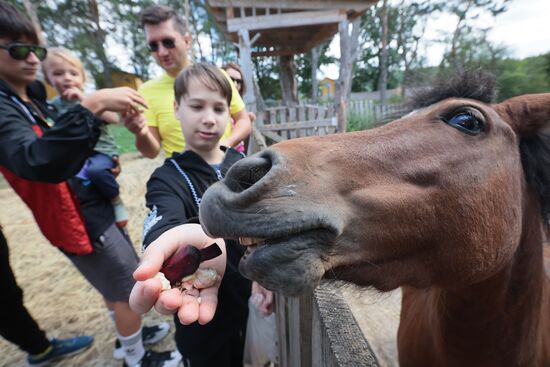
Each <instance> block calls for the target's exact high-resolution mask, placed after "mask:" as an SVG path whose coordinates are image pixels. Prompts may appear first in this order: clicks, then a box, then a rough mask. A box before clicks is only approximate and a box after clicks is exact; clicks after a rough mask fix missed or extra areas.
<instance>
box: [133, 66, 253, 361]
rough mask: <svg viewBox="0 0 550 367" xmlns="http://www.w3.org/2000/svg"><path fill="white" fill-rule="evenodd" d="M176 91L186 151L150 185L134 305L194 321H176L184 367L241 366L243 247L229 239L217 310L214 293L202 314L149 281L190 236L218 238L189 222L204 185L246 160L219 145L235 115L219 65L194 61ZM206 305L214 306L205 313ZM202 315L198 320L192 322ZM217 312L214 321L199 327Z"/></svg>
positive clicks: (188, 298)
mask: <svg viewBox="0 0 550 367" xmlns="http://www.w3.org/2000/svg"><path fill="white" fill-rule="evenodd" d="M174 90H175V98H176V101H175V104H174V106H175V113H176V117H177V118H178V120H179V121H180V124H181V128H182V132H183V135H184V138H185V141H186V150H185V151H184V152H183V153H179V154H178V153H174V154H173V155H172V157H170V158H168V159H166V161H165V162H164V164H163V165H162V166H161V167H159V168H157V169H156V170H155V171H154V172H153V174H152V176H151V178H150V179H149V181H148V182H147V193H146V205H147V207H148V208H149V209H150V213H149V215H148V217H147V218H146V219H145V222H144V226H143V227H144V233H143V246H144V248H146V250H145V254H144V256H143V259H144V262H145V263H146V264H144V263H143V262H142V264H141V266H140V267H139V268H138V269H137V270H136V272H135V273H134V277H135V278H136V279H137V280H138V282H137V284H136V286H134V290H133V292H132V297H131V298H130V304H131V305H135V309H136V310H137V311H139V312H145V311H147V310H148V308H150V307H151V305H152V304H153V303H156V306H157V310H159V311H160V312H162V313H169V312H172V313H174V312H176V311H177V312H178V316H179V320H180V321H181V322H183V323H185V324H188V325H183V324H182V323H179V322H176V333H175V338H176V345H177V347H178V350H179V351H180V353H181V354H182V356H183V361H184V365H185V366H186V367H202V366H204V367H208V366H221V367H223V366H242V365H243V362H242V360H243V347H244V337H245V331H246V321H247V317H248V304H247V301H248V297H249V296H250V287H251V284H250V281H249V280H247V279H245V278H244V277H243V276H241V275H240V274H239V272H238V262H239V259H240V258H241V257H242V255H243V254H244V247H243V246H241V245H240V244H239V243H237V242H235V241H230V240H227V241H225V244H226V256H227V264H226V269H225V274H224V276H223V279H222V281H221V285H220V287H219V294H218V302H219V304H218V307H217V309H216V308H215V303H213V304H210V305H207V304H205V301H209V300H212V298H213V297H212V298H210V299H207V298H206V297H209V296H211V295H212V294H210V295H208V294H205V293H201V294H200V311H199V310H197V307H196V306H198V303H199V302H197V298H195V296H194V295H189V294H185V292H184V293H183V295H182V294H181V293H180V291H179V290H176V289H172V290H170V291H169V292H172V293H171V294H170V297H171V296H174V298H173V299H172V300H170V301H166V302H164V303H163V301H162V298H163V297H164V294H160V288H159V287H160V284H159V283H160V281H158V280H157V279H153V280H149V278H151V277H152V276H153V275H155V273H156V272H157V271H158V270H159V269H160V264H161V263H162V262H163V261H164V260H165V259H164V258H165V257H166V255H170V254H171V253H172V252H173V251H174V250H175V249H177V247H178V245H179V244H181V245H183V244H184V243H185V242H186V239H191V238H194V236H196V237H198V238H200V240H201V241H203V242H204V243H205V244H209V242H210V243H212V242H214V239H208V237H207V236H206V234H204V232H203V231H202V229H201V228H200V226H198V225H196V224H186V223H188V222H189V220H192V219H193V218H196V217H197V216H198V209H199V204H200V200H201V196H202V194H203V193H204V192H205V191H206V189H207V188H208V187H209V186H210V185H212V184H213V183H215V182H217V181H218V180H220V179H221V178H222V177H223V176H224V175H225V173H226V172H227V170H228V169H229V167H230V166H231V165H232V164H233V163H235V162H236V161H238V160H240V159H241V158H243V157H244V155H243V154H242V153H239V152H237V151H236V150H233V149H231V148H225V147H220V144H219V142H220V139H221V137H222V135H223V132H224V130H225V125H226V124H227V120H228V118H229V103H230V100H231V85H230V84H229V82H228V81H227V79H226V78H225V77H224V75H223V74H222V73H221V72H220V71H219V69H217V68H216V67H215V66H213V65H210V64H206V63H199V64H194V65H192V66H189V67H187V68H186V69H185V70H184V71H182V72H181V73H180V74H179V75H178V77H177V78H176V80H175V83H174ZM181 236H183V237H181ZM198 242H200V241H198ZM216 242H218V243H219V242H220V241H219V240H216ZM153 252H154V254H153ZM152 263H154V264H155V265H154V266H153V265H152ZM222 268H223V266H222ZM147 282H149V283H147ZM208 291H211V290H210V289H209V290H208ZM163 293H167V292H163ZM147 294H149V295H153V296H149V297H148V296H146V295H147ZM214 295H215V292H214ZM157 298H158V299H157ZM166 299H167V298H166ZM214 301H215V299H214ZM194 306H195V308H193V307H194ZM205 306H206V307H210V306H213V307H211V308H210V309H209V310H207V311H205V310H204V309H203V307H205ZM180 307H181V308H180ZM190 309H193V310H194V311H189V310H190ZM213 309H214V310H215V313H214V312H213ZM197 311H198V312H197ZM190 312H194V314H193V317H192V318H188V317H187V315H188V313H190ZM204 312H206V313H207V315H205V313H204ZM197 316H198V319H199V322H192V321H195V320H196V319H197ZM212 316H213V319H212V321H210V322H209V323H207V324H206V325H201V324H205V323H206V322H207V321H209V318H211V317H212Z"/></svg>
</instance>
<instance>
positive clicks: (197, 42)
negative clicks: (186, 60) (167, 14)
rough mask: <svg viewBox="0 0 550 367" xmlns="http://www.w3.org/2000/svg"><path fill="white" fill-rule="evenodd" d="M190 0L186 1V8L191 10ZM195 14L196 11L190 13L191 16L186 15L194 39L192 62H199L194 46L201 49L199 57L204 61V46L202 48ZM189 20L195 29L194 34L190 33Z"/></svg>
mask: <svg viewBox="0 0 550 367" xmlns="http://www.w3.org/2000/svg"><path fill="white" fill-rule="evenodd" d="M188 1H189V0H186V3H187V4H186V6H187V7H188V8H189V3H188ZM185 11H189V10H188V9H186V10H185ZM194 14H195V12H194V11H189V15H187V14H186V15H185V16H186V17H187V27H188V28H187V30H188V32H189V34H190V35H191V38H192V39H193V42H192V45H191V57H192V60H193V61H196V60H197V55H196V52H195V47H194V46H193V45H197V46H198V47H199V57H200V59H201V61H202V60H204V53H203V52H202V46H201V42H200V41H199V31H198V29H197V20H196V19H195V15H194ZM189 20H191V26H192V27H193V32H191V31H190V29H189Z"/></svg>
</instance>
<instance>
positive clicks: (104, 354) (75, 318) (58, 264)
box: [0, 154, 175, 367]
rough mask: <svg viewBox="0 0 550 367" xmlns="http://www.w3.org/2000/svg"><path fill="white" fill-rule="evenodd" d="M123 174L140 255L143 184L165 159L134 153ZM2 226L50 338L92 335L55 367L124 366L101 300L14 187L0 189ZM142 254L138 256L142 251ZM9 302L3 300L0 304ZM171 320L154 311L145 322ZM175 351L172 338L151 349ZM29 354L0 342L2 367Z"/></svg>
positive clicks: (14, 262) (131, 229) (21, 279)
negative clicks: (80, 349)
mask: <svg viewBox="0 0 550 367" xmlns="http://www.w3.org/2000/svg"><path fill="white" fill-rule="evenodd" d="M121 161H122V173H121V175H120V176H119V183H120V185H121V190H122V191H121V195H122V198H123V200H124V202H125V204H126V206H127V208H128V209H129V211H130V222H129V224H128V229H129V232H130V235H131V238H132V240H133V242H134V245H135V247H136V250H138V251H139V241H140V240H141V227H142V223H143V218H144V216H145V214H146V210H145V205H144V194H145V183H146V181H147V179H148V178H149V176H150V174H151V172H152V171H153V170H154V168H155V167H157V166H158V165H160V164H161V162H162V160H160V159H155V160H150V159H145V158H138V156H137V155H136V154H130V155H124V156H122V158H121ZM0 203H1V205H2V210H1V212H0V223H1V224H2V226H3V228H4V235H5V236H6V238H7V239H8V244H9V247H10V252H11V253H10V261H11V265H12V268H13V269H14V272H15V276H16V278H17V280H18V283H19V285H20V287H21V288H23V290H24V295H25V304H26V306H27V308H28V309H29V310H30V312H31V314H32V315H33V316H34V317H35V319H36V320H37V321H38V323H39V324H40V326H41V327H42V328H43V330H45V331H46V333H47V334H48V336H49V337H59V338H64V337H68V336H74V335H79V334H89V335H93V336H94V338H95V341H94V344H93V346H92V347H91V348H90V349H88V350H87V351H85V352H84V353H81V354H79V355H76V356H73V357H70V358H66V359H64V360H62V361H60V362H59V363H57V364H56V366H106V367H110V366H121V365H122V361H118V360H115V359H114V358H113V357H112V351H113V345H114V341H115V334H114V333H115V330H114V327H113V325H112V322H111V319H110V318H109V316H108V314H107V312H106V308H105V305H104V303H103V302H102V298H101V296H100V295H99V293H98V292H97V291H95V289H93V288H92V287H91V286H90V285H89V284H88V283H87V282H86V280H85V279H84V278H83V277H82V276H81V275H80V273H78V271H77V270H76V269H75V268H74V266H73V265H72V264H71V263H70V262H69V261H68V260H67V259H66V258H65V256H64V255H63V254H62V253H61V252H59V251H58V250H57V249H56V248H55V247H53V246H52V245H50V244H49V243H48V242H47V240H46V239H45V238H44V237H43V236H42V234H41V233H40V231H39V229H38V227H37V225H36V223H35V222H34V219H33V217H32V215H31V213H30V211H29V210H28V209H27V207H26V206H25V204H24V203H23V202H22V201H21V200H20V199H19V197H18V196H17V195H15V194H14V193H13V191H12V190H11V188H2V189H0ZM138 253H139V252H138ZM6 301H7V300H5V299H2V301H1V302H6ZM162 320H167V321H169V322H170V324H172V321H171V320H172V319H171V318H170V317H165V316H161V315H159V314H157V313H156V312H154V311H152V312H150V313H148V314H147V315H145V317H144V324H147V325H150V324H154V323H156V322H159V321H162ZM173 348H175V346H174V343H173V337H172V335H169V336H168V337H166V338H165V339H164V340H163V341H162V342H161V343H159V344H157V345H155V346H154V347H153V348H152V349H155V350H159V351H162V350H168V349H173ZM25 358H26V354H25V353H24V352H22V351H21V350H19V349H18V348H17V347H16V346H14V345H12V344H10V343H8V342H7V341H6V340H5V339H2V338H0V366H6V367H7V366H9V367H13V366H24V365H25Z"/></svg>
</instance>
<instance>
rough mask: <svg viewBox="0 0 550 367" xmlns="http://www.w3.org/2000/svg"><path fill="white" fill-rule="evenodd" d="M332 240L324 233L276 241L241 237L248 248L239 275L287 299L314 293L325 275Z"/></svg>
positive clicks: (301, 235)
mask: <svg viewBox="0 0 550 367" xmlns="http://www.w3.org/2000/svg"><path fill="white" fill-rule="evenodd" d="M332 237H333V236H331V234H330V233H329V231H326V230H323V229H314V230H308V231H305V232H300V233H295V234H293V235H289V236H283V237H276V238H275V237H274V238H258V237H239V242H240V243H241V244H242V245H243V246H246V251H245V253H244V255H243V256H242V258H241V260H240V262H239V271H240V272H241V273H242V274H243V275H244V276H245V277H246V278H249V279H253V280H255V281H257V282H259V283H260V284H262V285H263V286H264V287H266V288H268V289H271V290H277V291H282V292H283V293H285V294H287V295H297V294H301V293H303V292H305V291H308V290H312V289H313V288H315V287H316V286H317V284H318V282H319V281H320V280H321V278H322V276H323V274H324V272H325V260H326V258H327V254H328V247H329V246H330V245H329V244H330V243H331V242H332Z"/></svg>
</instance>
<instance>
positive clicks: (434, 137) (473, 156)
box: [200, 75, 550, 295]
mask: <svg viewBox="0 0 550 367" xmlns="http://www.w3.org/2000/svg"><path fill="white" fill-rule="evenodd" d="M483 83H485V85H484V84H483ZM492 97H493V84H491V82H490V81H487V80H482V79H480V77H479V75H475V76H474V77H472V76H470V77H469V78H466V79H464V78H462V79H454V80H452V82H451V83H449V84H448V85H446V86H443V85H440V86H438V87H437V88H436V89H435V90H433V91H431V92H428V93H424V94H422V95H421V97H420V98H419V99H418V101H419V103H417V108H416V109H415V110H414V111H413V112H411V113H409V114H408V115H406V116H404V117H402V118H400V119H398V120H396V121H393V122H391V123H388V124H386V125H384V126H381V127H379V128H376V129H372V130H367V131H361V132H355V133H345V134H334V135H330V136H323V137H308V138H302V139H295V140H290V141H285V142H282V143H279V144H276V145H274V146H272V147H270V148H269V149H266V150H264V151H262V152H259V153H258V154H255V155H253V156H251V157H249V158H246V159H244V160H242V161H241V162H239V163H237V164H236V165H234V166H233V168H232V169H231V170H230V171H229V172H228V174H227V176H226V177H225V179H224V180H223V181H222V182H220V183H217V184H215V185H213V186H212V187H211V188H210V189H209V190H208V191H207V193H206V194H205V196H204V198H203V201H202V203H201V208H200V219H201V223H202V224H203V226H204V228H205V229H206V231H207V232H208V233H209V234H211V235H212V236H220V237H232V238H237V237H240V238H241V241H242V243H244V244H247V245H249V251H247V254H246V255H245V257H244V258H243V259H242V260H241V264H240V270H241V272H242V273H243V274H244V275H245V276H247V277H249V278H251V279H254V280H257V281H258V282H259V283H261V284H262V285H264V286H266V287H267V288H270V289H275V290H281V291H283V292H284V293H286V294H289V295H296V294H299V293H302V292H304V291H307V290H311V289H312V288H314V287H315V286H316V285H317V283H318V282H319V280H320V279H321V278H322V277H323V276H325V277H329V278H336V279H341V280H346V281H351V282H353V283H355V284H358V285H361V286H374V287H376V288H377V289H380V290H391V289H394V288H396V287H399V286H402V285H410V286H413V287H419V288H421V287H428V286H441V287H445V286H455V287H456V286H462V285H467V284H472V283H475V282H477V281H481V280H483V279H486V278H488V277H490V276H491V275H493V274H495V273H496V272H498V271H499V270H501V269H502V268H503V267H504V266H505V264H507V262H509V261H510V259H511V258H512V257H513V256H514V253H515V252H516V249H517V247H518V245H519V243H520V242H521V238H522V236H525V224H526V221H527V220H533V221H535V222H536V223H537V226H538V225H540V214H539V207H542V209H543V211H544V212H545V213H546V211H547V210H546V209H547V203H546V200H545V197H546V196H545V195H548V193H545V192H544V190H545V185H547V184H548V183H550V180H549V179H548V177H549V176H548V173H545V172H543V170H545V171H548V163H547V162H548V161H545V160H547V159H549V157H550V155H549V154H548V152H549V147H550V145H549V144H548V143H547V135H545V134H544V128H545V126H546V125H547V124H548V122H549V121H550V94H538V95H525V96H520V97H516V98H512V99H510V100H507V101H504V102H502V103H499V104H492V103H491V102H492V101H491V99H492ZM545 203H546V204H545Z"/></svg>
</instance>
